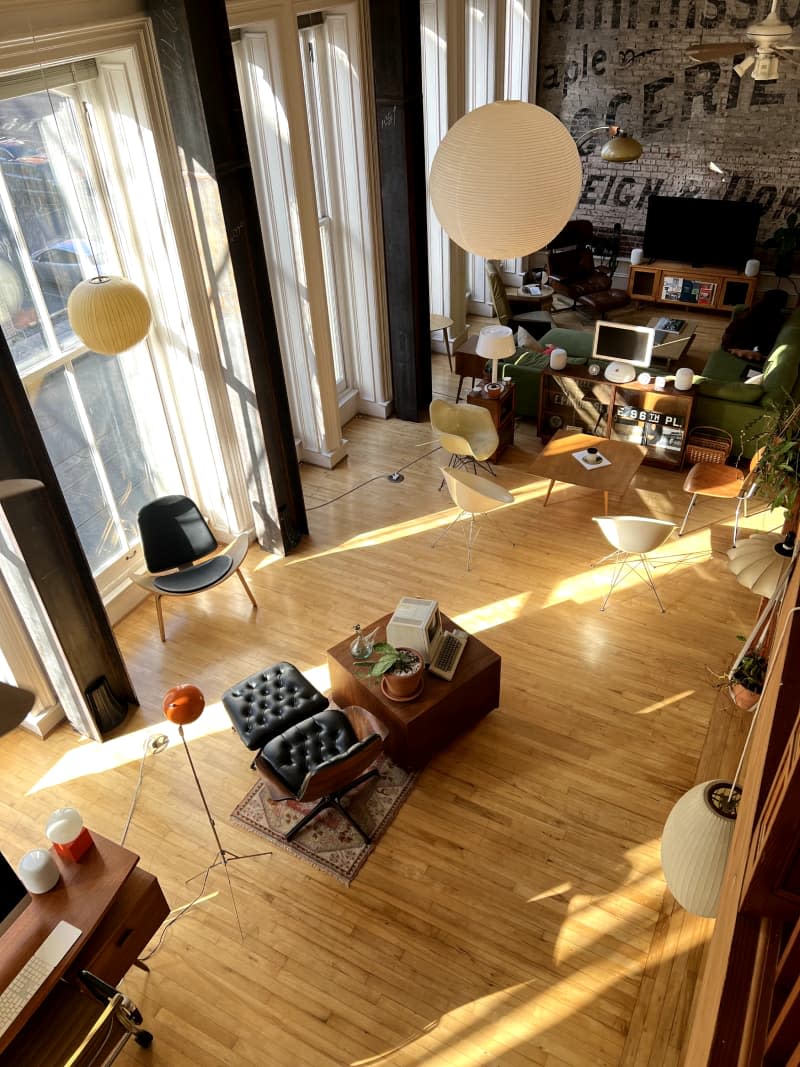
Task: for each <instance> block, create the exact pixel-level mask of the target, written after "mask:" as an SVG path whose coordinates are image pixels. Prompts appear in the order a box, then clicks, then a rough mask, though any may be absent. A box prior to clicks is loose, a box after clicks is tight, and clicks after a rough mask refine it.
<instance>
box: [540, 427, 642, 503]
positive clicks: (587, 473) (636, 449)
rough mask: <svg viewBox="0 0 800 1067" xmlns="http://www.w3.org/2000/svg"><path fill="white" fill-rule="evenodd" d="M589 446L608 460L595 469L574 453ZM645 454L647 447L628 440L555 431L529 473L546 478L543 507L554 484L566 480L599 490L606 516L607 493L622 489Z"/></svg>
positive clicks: (628, 483)
mask: <svg viewBox="0 0 800 1067" xmlns="http://www.w3.org/2000/svg"><path fill="white" fill-rule="evenodd" d="M590 447H594V448H597V449H599V450H600V454H601V455H603V456H605V457H606V459H608V460H610V461H611V462H610V464H609V465H608V466H605V467H599V468H598V469H597V470H587V469H586V467H584V466H583V465H582V464H581V463H579V462H578V460H577V459H575V457H574V453H575V452H581V451H582V450H583V449H584V448H590ZM646 455H647V449H646V448H645V447H644V446H643V445H635V444H632V443H631V442H629V441H610V440H609V439H608V438H606V437H595V436H594V434H590V433H572V432H571V431H570V430H559V431H558V433H556V434H554V435H553V436H552V437H551V438H550V440H549V441H548V442H547V444H546V445H545V446H544V448H543V449H542V451H541V452H540V453H539V455H538V456H537V457H536V459H535V461H534V463H533V466H532V467H531V473H532V474H538V475H539V476H540V477H542V478H549V479H550V485H549V486H548V487H547V495H546V496H545V498H544V502H543V506H545V505H546V504H547V501H548V500H549V499H550V493H551V492H552V490H553V486H554V485H555V483H556V482H566V483H568V484H569V485H581V486H585V487H586V488H587V489H601V490H602V492H603V508H604V511H603V513H604V514H605V515H608V494H609V493H624V492H625V490H626V489H627V488H628V486H629V485H630V483H631V479H632V478H633V476H634V474H635V473H636V472H637V470H638V469H639V467H640V466H641V464H642V460H643V459H644V457H645V456H646Z"/></svg>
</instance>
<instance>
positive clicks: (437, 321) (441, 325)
mask: <svg viewBox="0 0 800 1067" xmlns="http://www.w3.org/2000/svg"><path fill="white" fill-rule="evenodd" d="M452 325H453V320H452V319H449V318H448V317H447V315H434V314H433V313H431V329H430V332H431V333H432V334H434V333H436V332H437V331H438V330H441V331H442V337H443V338H444V350H445V352H446V353H447V362H448V364H449V365H450V373H451V374H452V372H453V353H452V351H451V350H450V334H449V332H448V331H449V329H450V327H451V326H452Z"/></svg>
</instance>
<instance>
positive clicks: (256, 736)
mask: <svg viewBox="0 0 800 1067" xmlns="http://www.w3.org/2000/svg"><path fill="white" fill-rule="evenodd" d="M222 703H223V705H224V706H225V710H226V711H227V713H228V715H230V718H231V722H232V723H233V725H234V728H235V729H236V731H237V733H238V734H239V737H241V739H242V741H243V742H244V743H245V745H246V746H247V747H248V748H249V749H251V750H252V749H262V748H263V747H264V745H266V744H267V742H268V741H271V740H272V738H273V737H277V735H278V734H281V733H283V731H284V730H288V729H289V727H290V726H294V725H295V724H296V723H299V722H302V721H303V720H304V719H308V718H310V717H311V716H312V715H316V714H317V712H320V711H324V710H325V708H327V706H328V698H327V697H324V696H323V695H322V693H320V692H319V691H318V690H317V689H315V688H314V686H313V685H312V684H311V682H309V680H308V679H307V678H306V677H305V676H304V675H302V674H301V673H300V671H298V669H297V667H295V666H294V665H293V664H291V663H276V664H275V666H274V667H265V668H264V670H263V671H259V672H258V674H252V675H251V676H250V677H249V678H245V680H244V681H243V682H237V683H236V685H232V686H231V688H230V689H228V690H226V692H224V693H223V694H222Z"/></svg>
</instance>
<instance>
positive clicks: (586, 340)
mask: <svg viewBox="0 0 800 1067" xmlns="http://www.w3.org/2000/svg"><path fill="white" fill-rule="evenodd" d="M539 344H540V345H554V346H555V347H556V348H563V349H564V350H565V351H566V353H567V355H568V356H573V357H574V358H577V359H580V360H581V361H582V362H583V363H586V362H587V361H588V360H589V359H590V358H591V355H592V346H593V344H594V334H593V333H584V331H583V330H567V329H562V328H561V327H559V326H554V327H553V329H552V330H548V331H547V333H546V334H545V335H544V337H540V338H539Z"/></svg>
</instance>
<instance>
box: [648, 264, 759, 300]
mask: <svg viewBox="0 0 800 1067" xmlns="http://www.w3.org/2000/svg"><path fill="white" fill-rule="evenodd" d="M757 283H758V277H754V278H749V277H748V276H747V275H746V274H742V273H741V272H740V271H735V270H729V269H725V268H724V267H699V268H695V267H692V266H690V265H689V264H688V263H672V262H669V261H667V260H663V259H657V260H654V261H653V262H652V263H641V264H639V265H638V266H634V265H633V264H631V270H630V274H629V275H628V295H629V296H630V298H631V299H632V300H638V301H640V302H641V303H652V304H669V305H670V306H672V307H683V308H694V309H696V310H697V311H730V310H731V309H732V308H734V307H736V306H737V304H747V305H750V304H752V302H753V300H754V298H755V294H756V286H757Z"/></svg>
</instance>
